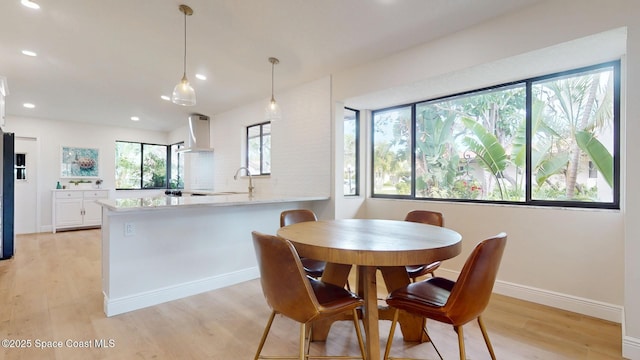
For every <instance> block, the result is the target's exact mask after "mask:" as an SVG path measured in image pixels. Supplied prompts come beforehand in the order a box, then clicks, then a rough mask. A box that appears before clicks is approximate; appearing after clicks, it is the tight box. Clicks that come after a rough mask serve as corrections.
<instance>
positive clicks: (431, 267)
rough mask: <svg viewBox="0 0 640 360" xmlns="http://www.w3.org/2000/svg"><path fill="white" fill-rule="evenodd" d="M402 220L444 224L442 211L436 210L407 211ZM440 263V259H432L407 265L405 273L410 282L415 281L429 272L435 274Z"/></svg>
mask: <svg viewBox="0 0 640 360" xmlns="http://www.w3.org/2000/svg"><path fill="white" fill-rule="evenodd" d="M404 220H405V221H411V222H417V223H423V224H429V225H435V226H444V216H443V215H442V213H440V212H437V211H429V210H413V211H410V212H409V213H407V216H406V217H405V218H404ZM440 264H441V262H440V261H434V262H432V263H430V264H421V265H407V266H406V268H407V274H408V275H409V278H410V279H411V281H412V282H415V281H416V279H417V278H419V277H421V276H423V275H427V274H431V276H435V274H434V272H435V271H436V269H437V268H439V267H440Z"/></svg>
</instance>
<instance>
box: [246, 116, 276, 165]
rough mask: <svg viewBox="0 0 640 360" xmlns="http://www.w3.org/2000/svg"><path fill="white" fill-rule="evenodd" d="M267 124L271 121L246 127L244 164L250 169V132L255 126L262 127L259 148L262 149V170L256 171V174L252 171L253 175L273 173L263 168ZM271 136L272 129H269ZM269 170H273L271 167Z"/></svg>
mask: <svg viewBox="0 0 640 360" xmlns="http://www.w3.org/2000/svg"><path fill="white" fill-rule="evenodd" d="M265 125H269V126H271V121H264V122H261V123H257V124H252V125H249V126H247V127H246V129H245V130H246V133H245V135H246V136H245V162H244V163H245V165H244V166H245V167H246V168H247V169H249V158H250V156H249V154H250V146H249V144H250V139H251V138H250V135H249V132H250V131H251V129H252V128H255V127H258V128H259V129H260V135H258V136H259V138H260V150H259V151H260V171H259V172H258V173H256V174H254V173H253V172H252V173H251V175H252V176H260V175H271V171H268V172H267V171H265V170H264V169H263V166H264V156H265V154H264V138H265V134H264V126H265ZM269 136H271V131H269ZM269 170H271V169H269Z"/></svg>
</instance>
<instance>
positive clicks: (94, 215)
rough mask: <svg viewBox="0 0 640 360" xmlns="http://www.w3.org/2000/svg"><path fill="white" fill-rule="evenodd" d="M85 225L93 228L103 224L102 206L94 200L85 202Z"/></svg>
mask: <svg viewBox="0 0 640 360" xmlns="http://www.w3.org/2000/svg"><path fill="white" fill-rule="evenodd" d="M83 206H84V224H83V225H85V226H93V225H100V224H102V206H100V205H98V204H97V203H96V201H95V200H94V199H90V200H84V202H83Z"/></svg>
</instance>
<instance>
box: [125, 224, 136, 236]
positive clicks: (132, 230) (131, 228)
mask: <svg viewBox="0 0 640 360" xmlns="http://www.w3.org/2000/svg"><path fill="white" fill-rule="evenodd" d="M135 234H136V226H135V225H134V224H133V223H124V236H133V235H135Z"/></svg>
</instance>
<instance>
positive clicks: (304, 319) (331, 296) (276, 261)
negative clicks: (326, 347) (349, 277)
mask: <svg viewBox="0 0 640 360" xmlns="http://www.w3.org/2000/svg"><path fill="white" fill-rule="evenodd" d="M251 234H252V237H253V244H254V247H255V251H256V257H257V260H258V267H259V269H260V284H261V285H262V291H263V293H264V297H265V299H266V300H267V303H268V304H269V307H271V309H272V311H271V316H270V317H269V321H268V322H267V326H266V327H265V329H264V333H263V335H262V338H261V339H260V345H259V346H258V350H257V351H256V355H255V358H254V360H257V359H264V358H274V357H267V356H262V355H261V352H262V348H263V347H264V344H265V341H266V339H267V335H268V334H269V330H270V329H271V325H272V323H273V320H274V318H275V316H276V314H282V315H284V316H286V317H288V318H290V319H292V320H295V321H297V322H299V323H300V339H299V341H300V344H299V354H298V356H296V357H278V358H280V359H282V358H289V359H291V358H294V359H300V360H306V359H308V358H331V359H339V358H342V359H364V358H365V355H364V354H365V350H364V342H363V340H362V332H361V331H360V325H359V323H358V310H357V309H358V308H359V307H361V306H362V305H363V304H364V301H363V300H362V299H361V298H359V297H358V296H357V295H356V294H354V293H352V292H350V291H348V290H346V289H345V288H342V287H340V286H336V285H332V284H329V283H324V282H322V281H320V280H316V279H313V278H311V277H309V276H308V275H307V274H306V273H305V271H304V269H303V268H302V263H301V262H300V258H299V257H298V253H297V252H296V249H295V248H294V247H293V245H292V244H291V242H289V241H288V240H286V239H284V238H281V237H278V236H272V235H266V234H262V233H259V232H257V231H254V232H252V233H251ZM346 312H351V315H352V316H353V324H354V326H355V328H356V335H357V337H358V344H359V345H360V353H361V356H359V357H355V356H315V355H314V356H310V355H309V343H308V341H310V339H311V333H310V332H309V334H308V337H307V336H306V335H307V334H306V329H307V328H309V329H311V327H310V326H309V325H310V324H311V322H313V321H316V320H321V319H325V318H329V317H332V316H335V315H339V314H342V313H346ZM307 339H309V340H308V341H305V340H307Z"/></svg>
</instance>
